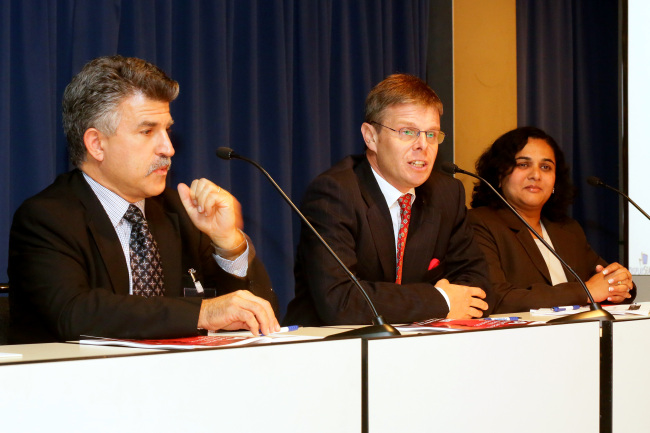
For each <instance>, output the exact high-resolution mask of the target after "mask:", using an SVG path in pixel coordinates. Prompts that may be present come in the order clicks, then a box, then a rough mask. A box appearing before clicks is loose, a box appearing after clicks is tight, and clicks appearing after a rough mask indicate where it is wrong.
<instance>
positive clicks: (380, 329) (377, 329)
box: [325, 323, 402, 340]
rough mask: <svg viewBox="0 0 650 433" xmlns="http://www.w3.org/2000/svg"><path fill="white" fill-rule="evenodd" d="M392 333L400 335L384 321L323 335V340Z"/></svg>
mask: <svg viewBox="0 0 650 433" xmlns="http://www.w3.org/2000/svg"><path fill="white" fill-rule="evenodd" d="M394 335H402V334H400V332H399V331H398V330H397V329H395V328H394V327H393V326H392V325H389V324H388V323H384V324H382V325H370V326H364V327H363V328H357V329H351V330H349V331H345V332H341V333H339V334H334V335H330V336H327V337H325V340H340V339H344V338H380V337H392V336H394Z"/></svg>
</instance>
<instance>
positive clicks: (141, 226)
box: [124, 204, 165, 298]
mask: <svg viewBox="0 0 650 433" xmlns="http://www.w3.org/2000/svg"><path fill="white" fill-rule="evenodd" d="M124 219H125V220H127V221H128V222H130V223H131V238H130V239H129V254H130V256H131V279H132V280H133V294H134V295H140V296H144V297H145V298H148V297H150V296H163V294H164V293H165V287H164V282H163V270H162V261H161V260H160V252H159V251H158V244H156V241H155V240H154V238H153V236H152V235H151V232H150V231H149V225H148V224H147V220H146V219H145V218H144V215H142V211H140V209H139V208H138V207H137V206H135V205H133V204H130V205H129V209H128V210H127V211H126V213H125V214H124Z"/></svg>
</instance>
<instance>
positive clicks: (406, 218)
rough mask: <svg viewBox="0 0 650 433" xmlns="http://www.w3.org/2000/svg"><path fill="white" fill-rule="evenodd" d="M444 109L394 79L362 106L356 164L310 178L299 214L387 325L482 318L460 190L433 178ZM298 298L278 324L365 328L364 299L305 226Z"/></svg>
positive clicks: (485, 291) (484, 280) (426, 93)
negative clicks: (363, 148) (361, 149)
mask: <svg viewBox="0 0 650 433" xmlns="http://www.w3.org/2000/svg"><path fill="white" fill-rule="evenodd" d="M441 114H442V103H441V102H440V99H439V98H438V96H437V95H436V93H435V92H434V91H433V90H432V89H431V88H430V87H429V86H428V85H427V84H426V83H425V82H423V81H422V80H420V79H419V78H417V77H415V76H412V75H406V74H395V75H391V76H389V77H387V78H386V79H385V80H384V81H382V82H381V83H379V84H378V85H377V86H375V87H374V88H373V89H372V90H371V92H370V93H369V95H368V97H367V98H366V107H365V121H364V123H363V124H362V125H361V134H362V136H363V138H364V140H365V143H366V152H365V154H364V155H356V156H354V155H353V156H348V157H347V158H345V159H343V160H342V161H341V162H339V163H337V164H336V165H335V166H334V167H332V168H330V169H329V170H327V171H326V172H325V173H323V174H321V175H320V176H318V177H317V178H316V179H315V180H314V181H313V182H312V183H311V184H310V186H309V188H308V189H307V192H306V194H305V197H304V200H303V203H302V211H303V212H304V213H305V215H306V216H307V218H308V219H309V221H310V222H311V223H312V224H313V225H314V227H315V228H316V230H318V232H320V234H321V235H322V236H323V238H324V239H325V240H326V241H327V243H328V244H329V245H330V246H331V247H332V248H333V250H334V251H335V252H336V253H337V254H338V255H339V257H340V258H341V260H342V261H343V262H344V263H345V264H346V266H348V268H349V269H350V270H351V271H352V272H353V273H354V274H355V275H356V277H357V279H359V281H360V282H361V284H362V285H363V287H364V288H365V289H366V291H367V292H368V295H369V296H370V298H371V299H372V301H373V303H374V304H375V306H376V308H377V310H378V312H379V314H381V315H383V316H384V318H385V319H386V321H388V322H389V323H405V322H412V321H418V320H424V319H429V318H433V317H447V318H454V319H459V318H476V317H481V316H483V315H487V313H488V311H489V308H490V307H489V302H490V299H491V293H490V290H489V282H488V277H487V275H488V274H487V272H488V271H487V265H486V262H485V259H484V257H483V255H482V253H481V251H480V250H479V249H478V246H477V245H476V244H475V242H474V240H473V236H472V232H471V228H469V227H468V226H467V223H466V221H465V215H466V212H467V209H466V208H465V193H464V189H463V187H462V184H461V183H460V182H459V181H457V180H455V179H453V178H451V177H449V176H446V175H442V174H440V173H437V172H433V173H432V171H431V170H432V168H433V163H434V161H435V158H436V154H437V152H438V145H439V144H441V143H442V142H443V140H444V133H443V132H442V131H440V115H441ZM295 277H296V297H295V299H294V300H293V301H292V302H291V303H290V304H289V309H288V312H287V316H286V317H285V322H286V323H292V324H300V325H303V326H318V325H336V324H368V323H370V322H371V320H372V314H371V311H370V309H369V307H368V305H367V304H366V302H365V300H364V298H363V297H362V294H361V293H360V292H359V290H358V289H357V288H356V287H355V285H354V284H353V283H352V282H351V281H350V279H349V278H348V276H347V275H346V274H345V272H344V271H343V270H342V269H341V268H340V267H339V265H338V264H337V263H336V261H335V260H334V259H333V258H332V257H331V256H330V255H329V254H328V252H327V251H326V250H325V248H324V247H323V246H322V244H321V243H320V242H319V241H318V240H317V239H316V237H315V236H314V235H313V234H312V233H311V231H310V230H308V229H306V228H305V227H304V226H303V229H302V232H301V237H300V242H299V244H298V251H297V257H296V266H295Z"/></svg>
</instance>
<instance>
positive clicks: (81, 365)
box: [0, 340, 361, 433]
mask: <svg viewBox="0 0 650 433" xmlns="http://www.w3.org/2000/svg"><path fill="white" fill-rule="evenodd" d="M61 344H63V343H61ZM8 347H10V346H4V348H8ZM0 384H2V385H1V392H0V431H2V432H5V433H11V432H32V431H33V432H36V431H48V432H89V431H92V432H111V433H112V432H122V431H123V432H130V431H134V432H135V431H138V432H145V431H155V432H181V431H199V432H210V431H215V432H216V431H220V432H223V431H237V432H254V431H260V432H283V433H286V432H293V431H295V432H299V431H304V432H328V433H329V432H355V433H358V432H359V431H360V430H361V392H360V390H361V341H360V340H343V341H317V342H303V343H297V344H276V345H265V346H255V347H239V348H228V349H217V350H196V351H187V352H175V353H156V354H149V355H142V356H120V357H109V358H103V359H102V358H100V359H81V360H70V361H57V362H40V363H17V364H5V365H0Z"/></svg>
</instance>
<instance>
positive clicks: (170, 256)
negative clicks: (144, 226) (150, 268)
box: [145, 198, 183, 296]
mask: <svg viewBox="0 0 650 433" xmlns="http://www.w3.org/2000/svg"><path fill="white" fill-rule="evenodd" d="M145 214H146V215H147V222H148V224H149V230H151V234H152V236H153V238H154V239H155V240H156V243H157V244H158V250H159V251H160V259H161V260H162V265H163V273H164V280H165V295H166V296H182V293H180V290H181V289H182V287H183V284H182V273H183V270H182V269H181V267H182V257H181V254H182V250H181V247H182V245H181V235H180V228H179V222H178V215H176V214H175V213H172V212H165V210H164V209H163V207H162V205H161V204H160V202H159V201H158V200H157V199H156V198H153V199H147V200H146V201H145Z"/></svg>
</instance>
